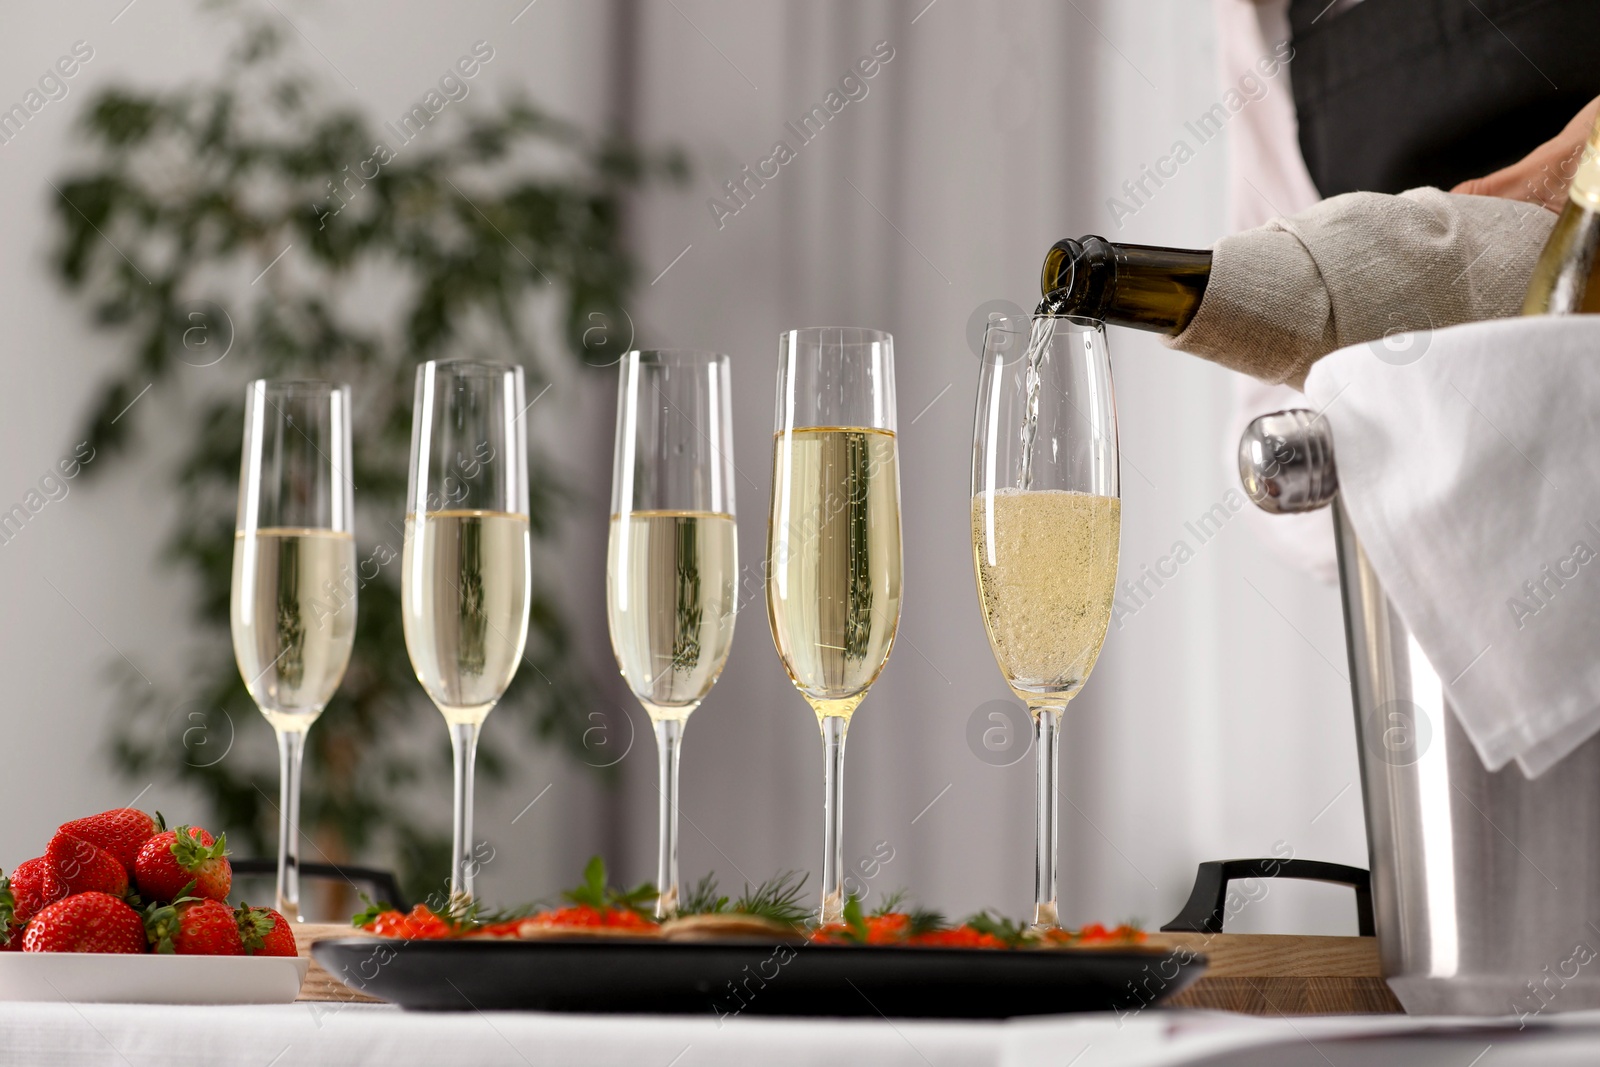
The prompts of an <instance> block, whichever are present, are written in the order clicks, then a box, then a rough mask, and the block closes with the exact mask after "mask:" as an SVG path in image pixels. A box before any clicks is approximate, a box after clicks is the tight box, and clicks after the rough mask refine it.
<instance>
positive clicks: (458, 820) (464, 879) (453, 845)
mask: <svg viewBox="0 0 1600 1067" xmlns="http://www.w3.org/2000/svg"><path fill="white" fill-rule="evenodd" d="M478 729H479V727H478V724H477V723H475V722H458V723H451V724H450V749H451V752H452V754H453V755H454V756H455V772H456V773H455V818H454V820H453V822H452V824H451V829H450V910H451V911H452V912H456V911H459V910H460V909H461V908H463V907H465V906H466V905H467V904H469V903H471V901H472V878H473V875H475V874H477V865H476V863H475V862H474V860H473V857H472V771H473V768H474V766H475V765H476V763H477V759H478Z"/></svg>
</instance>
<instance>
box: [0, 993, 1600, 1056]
mask: <svg viewBox="0 0 1600 1067" xmlns="http://www.w3.org/2000/svg"><path fill="white" fill-rule="evenodd" d="M1597 1061H1600V1013H1587V1014H1584V1015H1569V1016H1549V1017H1544V1018H1540V1019H1536V1020H1533V1021H1531V1022H1530V1023H1529V1025H1528V1028H1527V1029H1526V1030H1524V1031H1521V1032H1519V1031H1518V1030H1517V1028H1516V1024H1515V1022H1509V1023H1508V1022H1506V1021H1503V1020H1502V1021H1500V1022H1499V1023H1493V1022H1490V1023H1471V1024H1461V1023H1459V1022H1451V1021H1446V1020H1433V1021H1429V1020H1417V1019H1407V1018H1403V1017H1399V1018H1397V1017H1371V1016H1369V1017H1341V1018H1328V1017H1319V1018H1296V1019H1281V1018H1280V1019H1259V1018H1252V1017H1248V1016H1239V1015H1224V1014H1220V1013H1210V1012H1180V1011H1172V1012H1168V1011H1147V1012H1144V1013H1142V1014H1139V1015H1137V1016H1130V1017H1124V1018H1122V1019H1118V1018H1117V1017H1116V1016H1110V1015H1075V1016H1053V1017H1049V1018H1042V1019H1018V1020H1013V1021H1011V1022H1005V1023H970V1022H915V1021H910V1020H894V1021H893V1022H890V1021H887V1020H882V1019H880V1020H845V1019H824V1020H790V1019H750V1018H741V1019H733V1020H729V1021H727V1022H725V1023H724V1024H723V1025H721V1026H720V1027H719V1026H718V1025H717V1022H716V1020H714V1019H700V1018H687V1019H686V1018H669V1017H639V1016H616V1017H605V1016H592V1015H588V1016H585V1015H539V1014H531V1013H525V1014H512V1013H461V1014H422V1013H407V1012H401V1011H399V1010H397V1009H394V1008H390V1007H386V1006H373V1005H347V1006H340V1005H333V1004H316V1005H313V1004H292V1005H277V1006H270V1007H266V1006H263V1007H230V1008H174V1007H145V1006H139V1005H98V1004H0V1065H5V1067H10V1065H12V1064H16V1065H26V1067H54V1065H58V1064H60V1065H65V1064H71V1065H74V1067H99V1065H102V1064H104V1065H107V1067H187V1065H196V1067H198V1065H205V1067H214V1065H222V1064H243V1065H247V1067H290V1065H301V1064H313V1065H321V1064H328V1065H330V1067H354V1065H358V1064H380V1065H383V1067H402V1065H407V1064H447V1063H462V1064H472V1065H474V1067H499V1065H506V1067H554V1065H566V1064H581V1065H584V1067H612V1065H615V1067H623V1065H626V1067H713V1065H715V1067H721V1065H725V1064H726V1065H739V1067H745V1065H767V1064H772V1065H779V1067H785V1065H791V1064H793V1065H799V1064H818V1065H825V1067H854V1065H857V1064H887V1065H894V1067H901V1065H903V1067H967V1065H974V1067H976V1065H984V1067H989V1065H1005V1067H1013V1065H1014V1067H1033V1065H1041V1067H1042V1065H1050V1067H1069V1065H1070V1067H1109V1065H1112V1064H1118V1065H1128V1067H1156V1065H1167V1064H1201V1063H1206V1064H1218V1065H1220V1064H1223V1063H1227V1064H1250V1065H1256V1064H1259V1065H1261V1067H1266V1065H1269V1064H1271V1065H1284V1067H1294V1065H1299V1064H1305V1065H1308V1067H1347V1065H1356V1064H1392V1063H1404V1064H1405V1065H1406V1067H1429V1065H1433V1064H1439V1065H1441V1067H1469V1065H1473V1067H1506V1065H1510V1064H1518V1065H1520V1064H1529V1065H1533V1064H1537V1065H1540V1067H1546V1065H1560V1064H1568V1063H1570V1064H1592V1063H1595V1062H1597Z"/></svg>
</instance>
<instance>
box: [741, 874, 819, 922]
mask: <svg viewBox="0 0 1600 1067" xmlns="http://www.w3.org/2000/svg"><path fill="white" fill-rule="evenodd" d="M807 877H808V876H807V875H806V874H804V873H802V872H800V871H784V872H783V873H781V874H775V875H773V876H772V877H771V878H768V879H767V880H766V881H765V882H762V883H761V884H760V885H758V886H756V887H755V888H754V889H751V888H750V885H749V883H748V882H747V883H745V887H744V892H743V893H741V894H740V895H739V899H738V900H735V901H734V902H733V904H732V905H731V909H732V910H733V911H737V912H740V913H742V914H745V915H753V916H755V917H756V918H759V919H771V920H772V921H773V922H779V923H788V924H789V925H790V926H799V925H800V924H801V923H803V922H805V921H806V918H807V917H808V916H809V915H810V914H811V909H810V908H808V907H806V906H805V905H804V904H802V903H800V899H801V894H802V893H803V892H804V891H805V886H806V878H807Z"/></svg>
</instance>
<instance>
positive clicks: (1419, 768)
mask: <svg viewBox="0 0 1600 1067" xmlns="http://www.w3.org/2000/svg"><path fill="white" fill-rule="evenodd" d="M1239 474H1240V478H1241V480H1242V481H1243V482H1244V487H1245V490H1246V492H1248V493H1249V495H1250V498H1251V499H1252V500H1253V501H1255V503H1256V504H1257V505H1258V506H1260V507H1261V508H1263V509H1264V510H1266V511H1269V512H1275V513H1291V512H1300V511H1310V510H1313V509H1316V508H1321V507H1325V506H1327V505H1329V504H1332V505H1333V508H1332V511H1333V523H1334V532H1335V537H1336V540H1337V543H1338V549H1339V582H1340V587H1341V590H1340V591H1341V593H1342V596H1343V601H1344V618H1345V637H1346V641H1347V644H1348V646H1349V655H1350V689H1351V695H1352V697H1353V698H1354V704H1355V715H1356V738H1357V741H1358V743H1359V745H1360V765H1361V789H1362V797H1363V801H1364V803H1365V808H1366V819H1367V851H1368V858H1369V862H1370V864H1371V869H1372V899H1373V910H1374V915H1375V918H1376V925H1377V934H1378V945H1379V950H1380V954H1381V956H1382V959H1383V971H1384V975H1385V977H1386V978H1387V979H1388V983H1389V986H1390V988H1391V989H1393V991H1394V994H1395V996H1396V997H1397V998H1398V999H1399V1000H1400V1003H1401V1004H1402V1005H1403V1006H1404V1007H1405V1009H1406V1011H1408V1012H1410V1013H1412V1014H1448V1015H1514V1016H1518V1017H1521V1018H1523V1019H1526V1018H1527V1017H1529V1016H1532V1015H1535V1014H1539V1013H1542V1012H1561V1011H1575V1010H1579V1009H1585V1008H1597V1007H1600V954H1597V950H1600V737H1596V738H1594V739H1591V740H1590V741H1589V742H1587V743H1586V744H1584V745H1583V746H1582V747H1581V748H1579V749H1578V750H1577V751H1575V752H1573V753H1572V754H1571V755H1569V756H1568V757H1567V758H1566V759H1564V760H1562V761H1561V762H1560V763H1559V764H1557V765H1556V766H1555V767H1553V768H1551V769H1550V770H1549V771H1546V772H1545V773H1544V774H1543V775H1541V776H1540V777H1539V778H1538V779H1536V780H1533V781H1529V780H1528V779H1527V778H1525V777H1524V776H1523V774H1522V772H1521V771H1520V770H1519V769H1518V768H1517V766H1516V765H1515V764H1514V763H1512V764H1508V765H1507V766H1506V767H1504V768H1502V769H1501V770H1499V771H1497V772H1494V773H1492V774H1491V773H1490V772H1488V771H1487V770H1485V769H1484V767H1483V764H1482V763H1481V762H1480V761H1479V759H1478V755H1477V753H1476V752H1475V751H1474V750H1473V748H1472V745H1471V742H1470V741H1468V739H1467V736H1466V734H1465V733H1464V732H1463V731H1462V729H1461V726H1460V724H1459V723H1458V722H1457V720H1456V715H1455V711H1454V709H1453V708H1452V707H1451V705H1450V701H1449V700H1448V699H1447V698H1446V697H1445V695H1444V686H1443V684H1442V682H1441V679H1440V676H1439V674H1438V672H1437V671H1435V670H1434V668H1433V665H1432V664H1431V663H1429V662H1428V658H1427V657H1426V656H1425V655H1424V654H1423V652H1422V649H1421V648H1420V647H1419V646H1418V645H1417V642H1416V639H1415V638H1414V637H1413V636H1412V635H1411V632H1410V630H1408V629H1407V627H1406V624H1405V623H1404V622H1403V621H1402V620H1401V618H1400V616H1399V614H1398V613H1397V612H1396V611H1395V609H1394V606H1393V605H1392V604H1391V603H1390V602H1389V597H1388V595H1387V594H1386V593H1385V592H1384V588H1383V585H1382V584H1381V583H1380V582H1379V581H1378V576H1377V575H1376V574H1375V573H1373V570H1372V567H1371V565H1370V563H1369V562H1368V560H1367V556H1366V553H1365V552H1363V551H1362V548H1361V542H1360V540H1359V539H1357V537H1356V534H1355V531H1354V530H1353V529H1351V526H1350V522H1349V520H1348V519H1347V518H1346V516H1345V514H1344V511H1343V509H1342V508H1340V506H1339V504H1338V501H1337V499H1336V497H1337V493H1338V473H1337V467H1336V465H1335V462H1334V449H1333V439H1332V433H1331V431H1330V429H1329V426H1328V423H1327V420H1325V419H1321V418H1320V417H1318V416H1317V415H1316V413H1315V412H1311V411H1305V410H1294V411H1282V412H1278V413H1276V414H1272V415H1263V416H1262V417H1260V418H1258V419H1256V420H1255V421H1254V422H1253V423H1251V424H1250V427H1249V428H1248V429H1247V430H1246V431H1245V434H1244V437H1243V438H1242V439H1241V440H1240V442H1239Z"/></svg>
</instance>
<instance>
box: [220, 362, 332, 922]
mask: <svg viewBox="0 0 1600 1067" xmlns="http://www.w3.org/2000/svg"><path fill="white" fill-rule="evenodd" d="M352 506H353V505H352V483H351V478H350V387H349V386H347V385H335V384H333V383H332V382H316V381H267V380H265V379H263V380H260V381H254V382H251V383H250V385H249V386H248V387H247V388H246V390H245V401H244V455H243V459H242V461H241V463H240V470H239V517H238V522H237V524H236V526H235V529H234V540H233V589H232V596H231V607H230V611H229V621H230V624H231V627H232V631H233V656H234V660H235V661H236V662H237V663H238V665H239V674H240V676H241V677H242V678H243V679H244V684H245V688H246V689H248V690H249V692H250V696H251V699H253V700H254V701H255V702H256V706H257V707H259V708H260V709H261V713H262V714H263V715H265V716H266V718H267V722H269V723H271V724H272V728H273V730H274V732H276V733H277V735H278V887H277V898H278V911H280V912H282V913H283V915H285V916H286V917H288V918H290V919H293V920H295V921H297V922H298V921H303V916H302V915H301V914H300V767H301V762H302V761H303V759H304V757H305V743H306V732H307V731H309V730H310V729H311V724H312V723H314V722H316V721H317V717H318V716H319V715H321V714H322V709H323V708H324V707H326V706H327V703H328V701H329V700H330V699H332V697H333V693H334V690H336V689H338V688H339V683H340V682H341V681H342V680H343V679H344V672H345V668H346V667H347V666H348V665H349V663H350V649H351V646H352V645H353V643H354V641H355V633H356V582H355V570H356V544H355V538H354V536H353V534H352V529H351V519H352Z"/></svg>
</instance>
